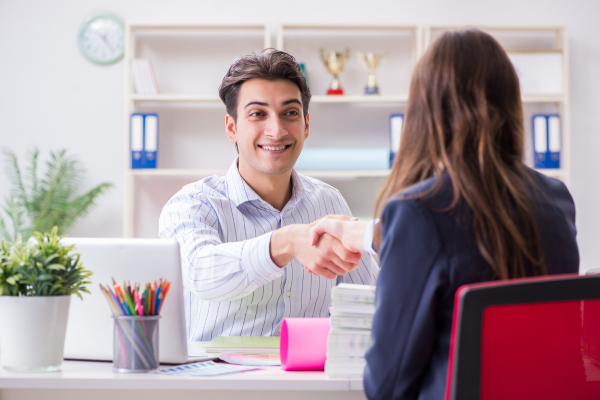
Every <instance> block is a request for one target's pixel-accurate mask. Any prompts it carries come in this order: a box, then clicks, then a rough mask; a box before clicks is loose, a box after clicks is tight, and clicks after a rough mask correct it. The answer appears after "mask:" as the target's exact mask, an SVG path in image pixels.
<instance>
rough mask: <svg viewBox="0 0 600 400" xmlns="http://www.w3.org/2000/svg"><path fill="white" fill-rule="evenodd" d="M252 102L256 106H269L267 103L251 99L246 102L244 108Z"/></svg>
mask: <svg viewBox="0 0 600 400" xmlns="http://www.w3.org/2000/svg"><path fill="white" fill-rule="evenodd" d="M252 104H256V105H258V106H263V107H269V105H268V104H267V103H263V102H262V101H251V102H250V103H248V104H246V106H245V107H244V109H246V108H248V106H251V105H252Z"/></svg>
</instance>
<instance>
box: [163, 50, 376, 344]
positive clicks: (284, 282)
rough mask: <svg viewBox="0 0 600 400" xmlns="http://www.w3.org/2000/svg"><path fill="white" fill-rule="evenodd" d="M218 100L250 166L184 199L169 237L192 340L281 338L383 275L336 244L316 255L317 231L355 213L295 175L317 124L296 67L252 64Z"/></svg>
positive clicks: (328, 242)
mask: <svg viewBox="0 0 600 400" xmlns="http://www.w3.org/2000/svg"><path fill="white" fill-rule="evenodd" d="M219 95H220V97H221V99H222V100H223V103H225V107H226V109H227V115H226V117H225V130H226V133H227V137H228V138H229V140H230V141H231V142H233V143H235V144H236V147H237V149H238V152H239V157H238V158H237V159H236V161H235V162H234V163H233V165H232V166H231V168H230V169H229V172H228V173H227V174H226V175H225V176H222V177H221V176H212V177H209V178H205V179H202V180H201V181H198V182H196V183H193V184H190V185H187V186H185V187H184V188H183V189H182V190H181V191H180V192H179V193H177V194H176V195H175V196H173V198H172V199H171V200H169V202H168V203H167V204H166V205H165V207H164V209H163V211H162V214H161V217H160V227H159V236H160V237H162V238H176V239H177V240H178V241H179V243H180V247H181V261H182V266H183V279H184V297H185V298H184V301H185V308H186V322H187V333H188V340H200V341H203V340H211V339H213V338H214V337H217V336H271V335H278V334H279V331H280V325H281V321H282V320H283V318H289V317H327V316H328V315H329V306H330V303H331V294H330V290H331V288H332V287H333V286H335V285H336V284H337V283H340V282H348V283H362V284H368V283H373V282H374V279H375V277H374V276H375V275H376V274H377V271H378V268H377V265H376V264H375V262H374V261H373V259H372V258H371V256H369V255H368V254H366V253H364V254H360V253H351V252H349V251H347V250H346V249H344V247H343V246H342V245H341V243H340V242H339V241H338V240H337V239H335V238H333V237H332V236H329V235H322V236H321V238H320V240H319V241H318V242H317V243H316V245H315V246H311V245H310V243H311V239H310V235H309V230H310V228H311V227H312V226H313V225H314V223H315V221H317V220H318V219H320V218H324V217H326V216H327V215H329V214H344V215H348V216H349V215H350V209H349V208H348V205H347V204H346V202H345V200H344V198H343V197H342V195H341V194H340V193H339V192H338V191H337V190H336V189H334V188H333V187H331V186H329V185H327V184H325V183H323V182H320V181H318V180H316V179H313V178H309V177H306V176H303V175H300V174H298V173H297V172H296V171H295V170H294V169H293V167H294V164H295V163H296V160H297V159H298V156H299V155H300V152H301V151H302V147H303V146H304V141H305V140H306V139H307V138H308V136H309V120H310V118H309V115H308V104H309V102H310V90H309V89H308V86H307V84H306V80H305V78H304V75H303V74H302V71H301V70H300V67H299V65H298V64H297V63H296V61H295V60H294V58H293V57H292V56H291V55H289V54H287V53H284V52H281V51H276V50H273V49H267V50H263V51H262V52H260V53H257V54H253V55H250V56H246V57H243V58H241V59H239V60H237V61H236V62H235V63H234V64H233V65H232V66H231V67H230V68H229V71H228V72H227V74H226V75H225V78H224V79H223V82H222V84H221V87H220V89H219ZM308 272H311V273H308Z"/></svg>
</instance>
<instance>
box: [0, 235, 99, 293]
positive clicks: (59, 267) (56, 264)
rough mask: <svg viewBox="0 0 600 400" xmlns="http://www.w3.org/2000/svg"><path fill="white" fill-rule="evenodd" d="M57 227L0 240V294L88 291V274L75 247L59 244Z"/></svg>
mask: <svg viewBox="0 0 600 400" xmlns="http://www.w3.org/2000/svg"><path fill="white" fill-rule="evenodd" d="M61 239H62V238H61V237H60V236H58V227H56V226H55V227H54V228H52V230H51V231H50V232H47V233H43V234H42V233H40V232H35V233H34V234H33V236H32V237H31V239H30V240H27V241H23V240H22V238H21V236H20V235H18V236H17V239H16V240H15V242H14V243H11V242H8V241H7V240H5V239H2V240H1V241H0V296H70V295H72V294H75V295H77V296H79V297H80V298H81V293H82V292H86V293H89V291H88V290H87V288H86V287H85V286H86V285H88V284H90V283H91V282H90V281H89V280H88V278H89V277H90V276H91V275H92V273H91V272H90V271H88V270H86V269H84V267H83V264H82V263H81V260H80V255H79V254H76V253H75V252H74V248H75V246H64V245H62V244H61V243H60V241H61Z"/></svg>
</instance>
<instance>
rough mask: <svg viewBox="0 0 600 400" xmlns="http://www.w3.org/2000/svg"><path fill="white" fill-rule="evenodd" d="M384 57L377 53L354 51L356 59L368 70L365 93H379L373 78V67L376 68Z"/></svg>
mask: <svg viewBox="0 0 600 400" xmlns="http://www.w3.org/2000/svg"><path fill="white" fill-rule="evenodd" d="M385 57H386V56H384V55H378V54H374V53H367V54H362V53H356V58H357V59H358V61H359V62H360V63H361V64H363V65H364V66H365V67H367V69H368V70H369V76H368V78H367V87H366V88H365V94H379V87H378V86H377V80H376V79H375V68H377V66H378V65H379V63H380V62H381V60H383V59H384V58H385Z"/></svg>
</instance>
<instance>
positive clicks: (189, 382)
mask: <svg viewBox="0 0 600 400" xmlns="http://www.w3.org/2000/svg"><path fill="white" fill-rule="evenodd" d="M365 398H366V397H365V394H364V392H363V385H362V379H328V378H327V377H326V376H325V373H324V372H322V371H316V372H308V371H307V372H287V371H283V370H282V369H281V368H280V367H266V368H265V369H263V370H258V371H248V372H243V373H236V374H228V375H219V376H214V377H202V378H181V377H175V376H168V375H157V374H117V373H114V372H112V363H110V362H89V361H65V362H64V363H63V368H62V371H59V372H47V373H17V372H11V371H7V370H5V369H3V368H1V367H0V399H1V400H13V399H19V400H33V399H35V400H39V399H44V400H54V399H57V400H58V399H61V400H87V399H89V400H100V399H102V400H105V399H109V400H131V399H144V400H176V399H194V400H212V399H218V400H229V399H236V400H271V399H273V400H274V399H277V400H306V399H310V400H321V399H328V400H338V399H339V400H342V399H344V400H358V399H361V400H364V399H365Z"/></svg>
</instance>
